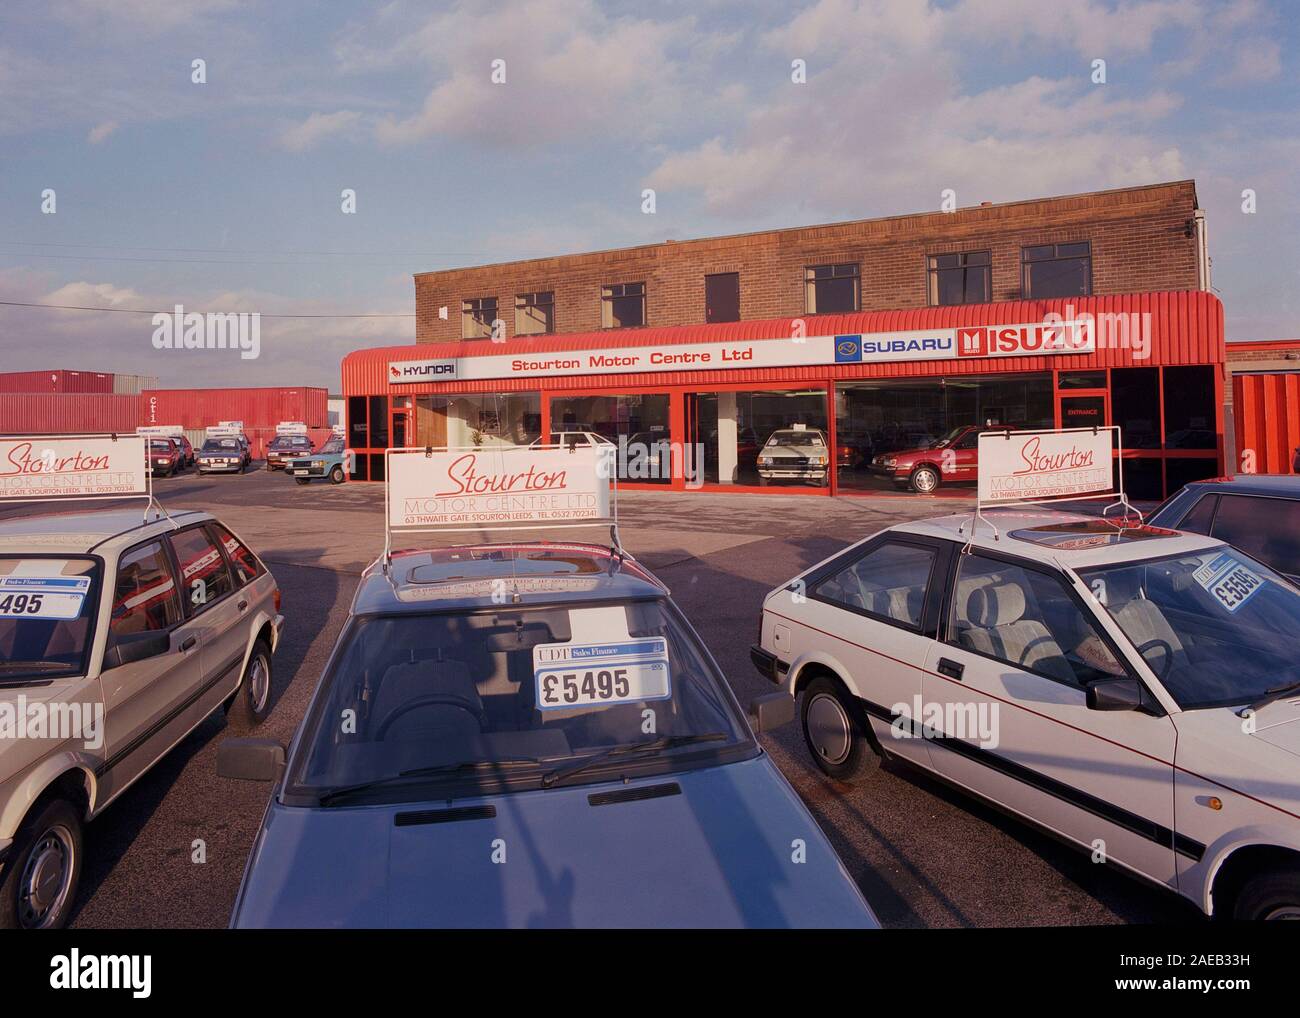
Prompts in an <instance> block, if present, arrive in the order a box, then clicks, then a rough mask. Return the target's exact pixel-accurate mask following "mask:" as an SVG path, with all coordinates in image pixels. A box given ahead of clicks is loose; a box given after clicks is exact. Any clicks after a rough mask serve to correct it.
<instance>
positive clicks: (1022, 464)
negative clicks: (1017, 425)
mask: <svg viewBox="0 0 1300 1018" xmlns="http://www.w3.org/2000/svg"><path fill="white" fill-rule="evenodd" d="M1111 431H1112V429H1111V428H1097V429H1095V430H1094V429H1092V428H1080V429H1077V430H1076V429H1071V430H1068V431H986V432H983V433H982V434H981V435H980V437H979V500H980V503H981V504H982V505H992V504H996V503H998V502H1032V501H1036V500H1038V499H1046V498H1063V497H1070V496H1081V495H1097V494H1103V493H1108V492H1112V491H1114V481H1113V479H1112V474H1111V455H1110V453H1111Z"/></svg>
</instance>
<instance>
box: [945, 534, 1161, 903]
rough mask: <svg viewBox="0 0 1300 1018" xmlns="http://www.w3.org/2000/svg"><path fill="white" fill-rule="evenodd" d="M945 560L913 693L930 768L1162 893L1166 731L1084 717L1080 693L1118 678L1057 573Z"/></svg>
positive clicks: (1112, 659) (992, 558) (974, 557)
mask: <svg viewBox="0 0 1300 1018" xmlns="http://www.w3.org/2000/svg"><path fill="white" fill-rule="evenodd" d="M955 559H956V561H955V563H954V568H953V574H952V576H951V582H950V587H949V589H950V591H951V594H950V596H949V598H948V605H947V607H946V608H945V611H944V616H945V617H944V625H943V627H942V628H941V630H940V634H939V635H940V640H939V641H938V642H936V643H935V644H934V646H933V648H932V651H931V656H930V659H929V662H928V664H927V667H926V672H925V678H924V681H923V683H922V686H923V694H924V700H925V702H926V706H927V709H928V710H930V711H931V712H932V714H931V717H932V720H933V722H934V727H935V728H936V729H937V734H938V736H939V737H938V738H936V739H935V740H934V741H933V743H932V747H931V750H932V755H933V760H934V765H935V767H936V769H937V770H938V771H939V772H940V773H941V774H943V775H944V776H945V777H947V778H949V779H951V780H953V781H955V782H957V783H959V784H961V785H964V786H966V787H967V788H970V789H972V790H974V791H976V792H979V793H981V794H983V795H985V796H987V797H988V798H990V799H992V800H994V801H995V802H998V803H1001V804H1003V805H1004V806H1006V807H1009V808H1010V809H1012V810H1014V811H1015V812H1017V813H1020V814H1022V815H1024V816H1026V817H1029V818H1031V819H1033V820H1035V821H1037V822H1038V823H1040V824H1042V825H1044V826H1046V827H1048V828H1050V829H1051V830H1053V831H1056V832H1057V833H1058V834H1061V835H1064V836H1065V837H1067V838H1070V839H1071V840H1073V841H1076V842H1078V843H1080V844H1082V845H1084V846H1087V847H1089V848H1090V849H1091V850H1092V851H1093V852H1094V853H1098V854H1097V855H1096V857H1097V858H1098V859H1099V860H1100V859H1101V858H1102V857H1104V858H1105V859H1108V860H1113V861H1116V862H1119V863H1121V864H1123V865H1125V866H1128V867H1130V868H1132V869H1134V870H1137V871H1138V872H1140V873H1143V874H1146V875H1148V876H1150V877H1152V878H1153V879H1156V880H1158V881H1160V882H1161V883H1164V884H1168V885H1170V886H1174V885H1175V884H1176V879H1177V878H1176V872H1175V857H1174V848H1173V844H1174V835H1173V830H1174V814H1173V809H1174V798H1173V759H1174V743H1175V737H1176V732H1175V729H1174V725H1173V722H1172V721H1171V719H1170V718H1169V717H1168V716H1167V715H1164V714H1163V712H1159V709H1158V708H1156V710H1157V714H1158V716H1157V714H1151V713H1146V712H1144V711H1137V710H1125V711H1098V710H1091V709H1089V708H1088V706H1087V702H1086V696H1087V694H1086V690H1087V684H1088V683H1089V682H1092V681H1096V680H1099V679H1104V678H1114V677H1121V676H1125V675H1129V674H1130V673H1129V672H1128V670H1127V669H1126V667H1125V666H1124V665H1123V664H1122V663H1121V662H1122V660H1123V658H1122V655H1121V654H1120V652H1119V650H1118V649H1117V647H1116V646H1115V644H1114V643H1113V642H1112V640H1111V639H1110V637H1109V635H1107V634H1106V633H1105V632H1104V630H1103V629H1102V628H1101V627H1100V626H1098V625H1097V624H1096V622H1095V620H1094V618H1093V616H1092V609H1091V607H1090V606H1089V604H1088V602H1086V601H1085V600H1084V595H1082V594H1081V593H1080V591H1079V588H1078V587H1076V586H1074V585H1073V584H1070V583H1068V582H1067V580H1066V578H1065V577H1064V576H1063V575H1062V574H1060V573H1059V572H1058V571H1056V570H1054V569H1051V568H1050V567H1046V566H1043V565H1040V564H1037V563H1032V562H1029V561H1027V560H1019V559H1015V558H1012V557H1003V556H1001V555H993V554H991V553H988V552H981V553H972V554H963V555H958V556H955Z"/></svg>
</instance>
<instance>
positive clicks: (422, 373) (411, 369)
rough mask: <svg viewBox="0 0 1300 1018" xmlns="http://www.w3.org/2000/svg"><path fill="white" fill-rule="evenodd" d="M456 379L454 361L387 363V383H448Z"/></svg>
mask: <svg viewBox="0 0 1300 1018" xmlns="http://www.w3.org/2000/svg"><path fill="white" fill-rule="evenodd" d="M455 377H456V362H455V361H447V360H443V361H389V362H388V381H389V382H391V383H393V384H395V385H396V384H400V383H402V382H449V381H451V380H452V379H454V378H455Z"/></svg>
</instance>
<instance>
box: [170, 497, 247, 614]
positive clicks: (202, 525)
mask: <svg viewBox="0 0 1300 1018" xmlns="http://www.w3.org/2000/svg"><path fill="white" fill-rule="evenodd" d="M207 522H208V521H207V520H200V521H199V522H198V523H191V524H190V525H189V526H185V527H180V528H178V529H176V530H173V531H170V532H168V533H167V534H164V535H163V536H164V537H165V538H166V540H167V550H168V552H169V553H170V555H171V562H172V575H173V576H174V577H175V578H176V593H177V596H178V597H180V601H181V615H182V624H184V623H186V622H193V621H194V620H195V619H197V618H198V617H199V616H200V615H202V614H203V613H204V612H206V611H208V610H209V609H211V608H213V607H215V606H216V605H219V604H220V603H221V602H222V601H224V600H225V599H226V598H228V597H232V596H233V595H234V593H235V592H236V591H237V590H239V589H241V588H239V587H237V586H235V577H234V574H233V573H232V572H231V571H230V563H229V562H227V561H226V550H225V549H224V548H223V547H221V542H220V541H218V540H217V539H216V537H215V536H214V535H213V534H212V532H211V531H210V530H208V529H207ZM190 530H202V531H203V533H204V535H205V536H206V537H207V539H208V540H209V541H210V542H211V543H212V544H214V545H215V546H216V549H217V554H218V555H220V556H221V567H222V568H223V569H225V571H226V578H227V579H228V580H230V589H229V590H227V591H226V592H225V593H224V594H222V595H221V596H220V597H218V598H216V599H215V600H212V601H208V602H206V603H205V604H204V605H203V607H202V608H200V609H199V610H198V611H196V612H194V613H193V614H192V615H191V614H190V613H189V610H188V604H189V598H188V597H186V596H185V595H183V594H182V593H181V583H182V581H181V560H180V556H179V555H178V554H177V553H176V548H175V546H174V545H173V544H172V540H173V538H175V537H176V536H177V535H178V534H184V533H185V532H187V531H190Z"/></svg>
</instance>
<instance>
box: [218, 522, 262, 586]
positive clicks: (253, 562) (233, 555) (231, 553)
mask: <svg viewBox="0 0 1300 1018" xmlns="http://www.w3.org/2000/svg"><path fill="white" fill-rule="evenodd" d="M211 526H212V531H213V533H215V534H216V535H217V540H218V541H220V542H221V545H222V547H224V548H225V549H226V556H227V558H229V559H230V571H231V572H232V573H234V576H235V586H236V587H242V586H243V585H244V584H245V583H247V582H248V581H249V580H252V579H255V578H256V577H257V575H258V573H260V572H261V569H259V568H258V565H259V563H258V561H257V556H256V555H254V554H253V553H252V552H251V551H249V550H248V549H247V548H245V547H244V544H243V542H242V541H240V540H239V538H237V537H236V536H235V535H234V534H232V533H231V532H230V531H229V530H227V529H226V528H225V527H223V526H222V525H221V524H220V523H213V524H212V525H211Z"/></svg>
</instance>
